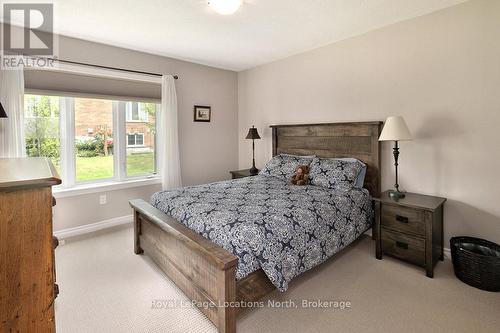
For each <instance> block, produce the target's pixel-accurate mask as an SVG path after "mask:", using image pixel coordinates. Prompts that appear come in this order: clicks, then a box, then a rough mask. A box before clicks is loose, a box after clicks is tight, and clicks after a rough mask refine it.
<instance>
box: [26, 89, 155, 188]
mask: <svg viewBox="0 0 500 333" xmlns="http://www.w3.org/2000/svg"><path fill="white" fill-rule="evenodd" d="M157 109H159V105H157V104H154V103H146V102H131V101H119V100H110V99H98V98H80V97H78V98H77V97H63V96H59V97H58V96H42V95H31V94H26V95H25V132H26V151H27V154H28V156H44V157H49V158H50V159H51V160H52V162H53V163H54V165H55V167H56V168H57V170H58V171H59V173H60V174H61V176H62V178H63V186H65V187H71V186H74V185H77V184H81V183H91V182H99V181H106V180H108V181H109V180H114V181H122V180H127V179H130V178H137V177H145V176H149V175H152V174H155V173H156V171H157V166H156V164H157V161H156V121H155V117H156V111H157ZM134 110H135V111H134Z"/></svg>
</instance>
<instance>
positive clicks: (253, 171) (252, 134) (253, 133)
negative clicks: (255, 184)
mask: <svg viewBox="0 0 500 333" xmlns="http://www.w3.org/2000/svg"><path fill="white" fill-rule="evenodd" d="M245 139H249V140H250V139H251V140H252V158H253V163H252V168H251V169H250V174H252V175H256V174H257V173H258V172H259V169H257V168H256V167H255V140H259V139H260V135H259V132H257V129H256V128H255V126H252V128H250V129H249V130H248V134H247V137H246V138H245Z"/></svg>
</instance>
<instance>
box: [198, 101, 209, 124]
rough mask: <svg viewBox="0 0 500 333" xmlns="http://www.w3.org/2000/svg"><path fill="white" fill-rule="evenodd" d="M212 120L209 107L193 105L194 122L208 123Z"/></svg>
mask: <svg viewBox="0 0 500 333" xmlns="http://www.w3.org/2000/svg"><path fill="white" fill-rule="evenodd" d="M211 118H212V108H211V107H210V106H202V105H195V106H194V121H203V122H210V119H211Z"/></svg>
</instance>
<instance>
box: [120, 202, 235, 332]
mask: <svg viewBox="0 0 500 333" xmlns="http://www.w3.org/2000/svg"><path fill="white" fill-rule="evenodd" d="M129 203H130V206H131V207H132V208H133V209H134V252H135V253H136V254H141V253H145V254H147V255H148V256H149V257H150V258H151V259H152V260H153V261H154V262H155V263H156V264H157V265H158V266H159V267H160V268H161V270H162V271H163V272H164V273H165V274H166V275H167V276H168V277H169V278H170V279H171V280H172V281H173V282H174V283H175V284H176V285H177V286H178V287H179V288H180V289H181V290H182V291H183V292H184V293H185V294H186V296H187V297H188V298H189V299H191V300H193V301H196V302H202V303H200V304H204V306H201V307H199V309H200V311H202V312H203V313H204V314H205V315H206V316H207V317H208V318H209V319H210V320H211V321H212V322H213V323H214V325H215V326H217V328H218V330H219V332H223V333H228V332H229V333H232V332H235V331H236V311H235V307H231V306H227V305H228V304H231V302H235V301H236V275H235V273H236V265H237V263H238V258H237V257H236V256H234V255H233V254H232V253H230V252H228V251H226V250H225V249H223V248H221V247H219V246H218V245H216V244H215V243H213V242H211V241H209V240H208V239H206V238H203V237H202V236H200V235H198V234H197V233H195V232H194V231H192V230H190V229H189V228H187V227H185V226H184V225H182V224H181V223H179V222H178V221H176V220H175V219H173V218H172V217H170V216H168V215H166V214H165V213H163V212H162V211H160V210H158V209H156V208H154V207H153V206H151V205H150V204H149V203H147V202H145V201H144V200H140V199H138V200H131V201H129Z"/></svg>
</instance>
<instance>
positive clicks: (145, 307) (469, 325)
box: [56, 228, 500, 333]
mask: <svg viewBox="0 0 500 333" xmlns="http://www.w3.org/2000/svg"><path fill="white" fill-rule="evenodd" d="M132 238H133V235H132V229H131V228H125V229H123V228H122V229H115V230H112V231H108V232H104V233H101V234H95V235H93V237H91V238H83V239H78V240H73V241H71V242H67V243H66V244H65V245H63V246H61V247H59V248H58V249H57V251H56V262H57V280H58V283H59V286H60V291H61V293H60V295H59V297H58V298H57V300H56V321H57V329H58V332H60V333H66V332H68V333H69V332H215V331H216V329H215V327H214V326H213V325H212V324H211V323H210V322H209V321H208V319H206V318H205V317H204V316H203V315H202V314H201V313H200V312H199V311H198V310H196V309H193V308H180V309H152V302H153V300H155V299H179V300H182V299H185V297H184V296H183V294H182V293H181V292H180V291H179V289H177V287H176V286H175V285H174V284H173V283H171V282H170V281H169V280H168V279H167V278H166V277H165V276H164V275H163V274H162V273H161V271H160V270H158V269H157V268H156V266H155V265H154V264H152V263H151V261H150V260H149V259H148V258H147V257H146V256H136V255H134V254H133V251H132V244H133V242H132ZM434 275H435V278H434V279H429V278H427V277H425V274H424V271H423V270H422V269H419V268H418V267H414V266H410V265H406V264H404V263H402V262H400V261H396V260H394V259H391V258H384V260H382V261H379V260H376V259H375V257H374V243H373V241H372V240H371V239H369V238H368V237H365V238H363V239H362V240H360V241H359V242H357V243H356V244H355V245H353V246H351V247H350V248H348V249H347V250H345V251H344V252H343V253H342V254H341V255H338V256H337V257H336V258H335V259H333V260H330V261H328V262H327V263H324V264H323V265H321V266H320V267H319V268H317V269H315V270H314V271H312V272H308V273H306V274H304V275H302V276H301V277H300V278H299V279H297V280H296V281H295V282H293V283H292V284H291V287H290V289H289V290H288V291H287V292H286V293H283V294H281V293H278V292H274V293H272V294H270V295H269V297H267V298H266V299H265V301H267V300H268V299H271V300H272V299H276V300H283V301H284V300H288V299H292V300H295V301H296V303H300V300H301V299H309V300H314V299H318V298H320V299H323V300H348V301H350V302H351V304H352V306H351V308H350V309H344V310H339V309H300V308H299V309H276V308H274V309H273V308H268V307H264V308H260V309H253V310H252V311H246V312H245V313H244V314H243V315H242V316H241V317H240V318H239V320H238V332H241V333H243V332H398V333H400V332H499V331H500V293H488V292H484V291H480V290H477V289H475V288H472V287H469V286H467V285H465V284H463V283H461V282H460V281H458V280H457V279H456V278H455V277H454V275H453V271H452V265H451V263H450V261H445V262H444V263H438V266H437V267H436V271H435V274H434Z"/></svg>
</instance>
